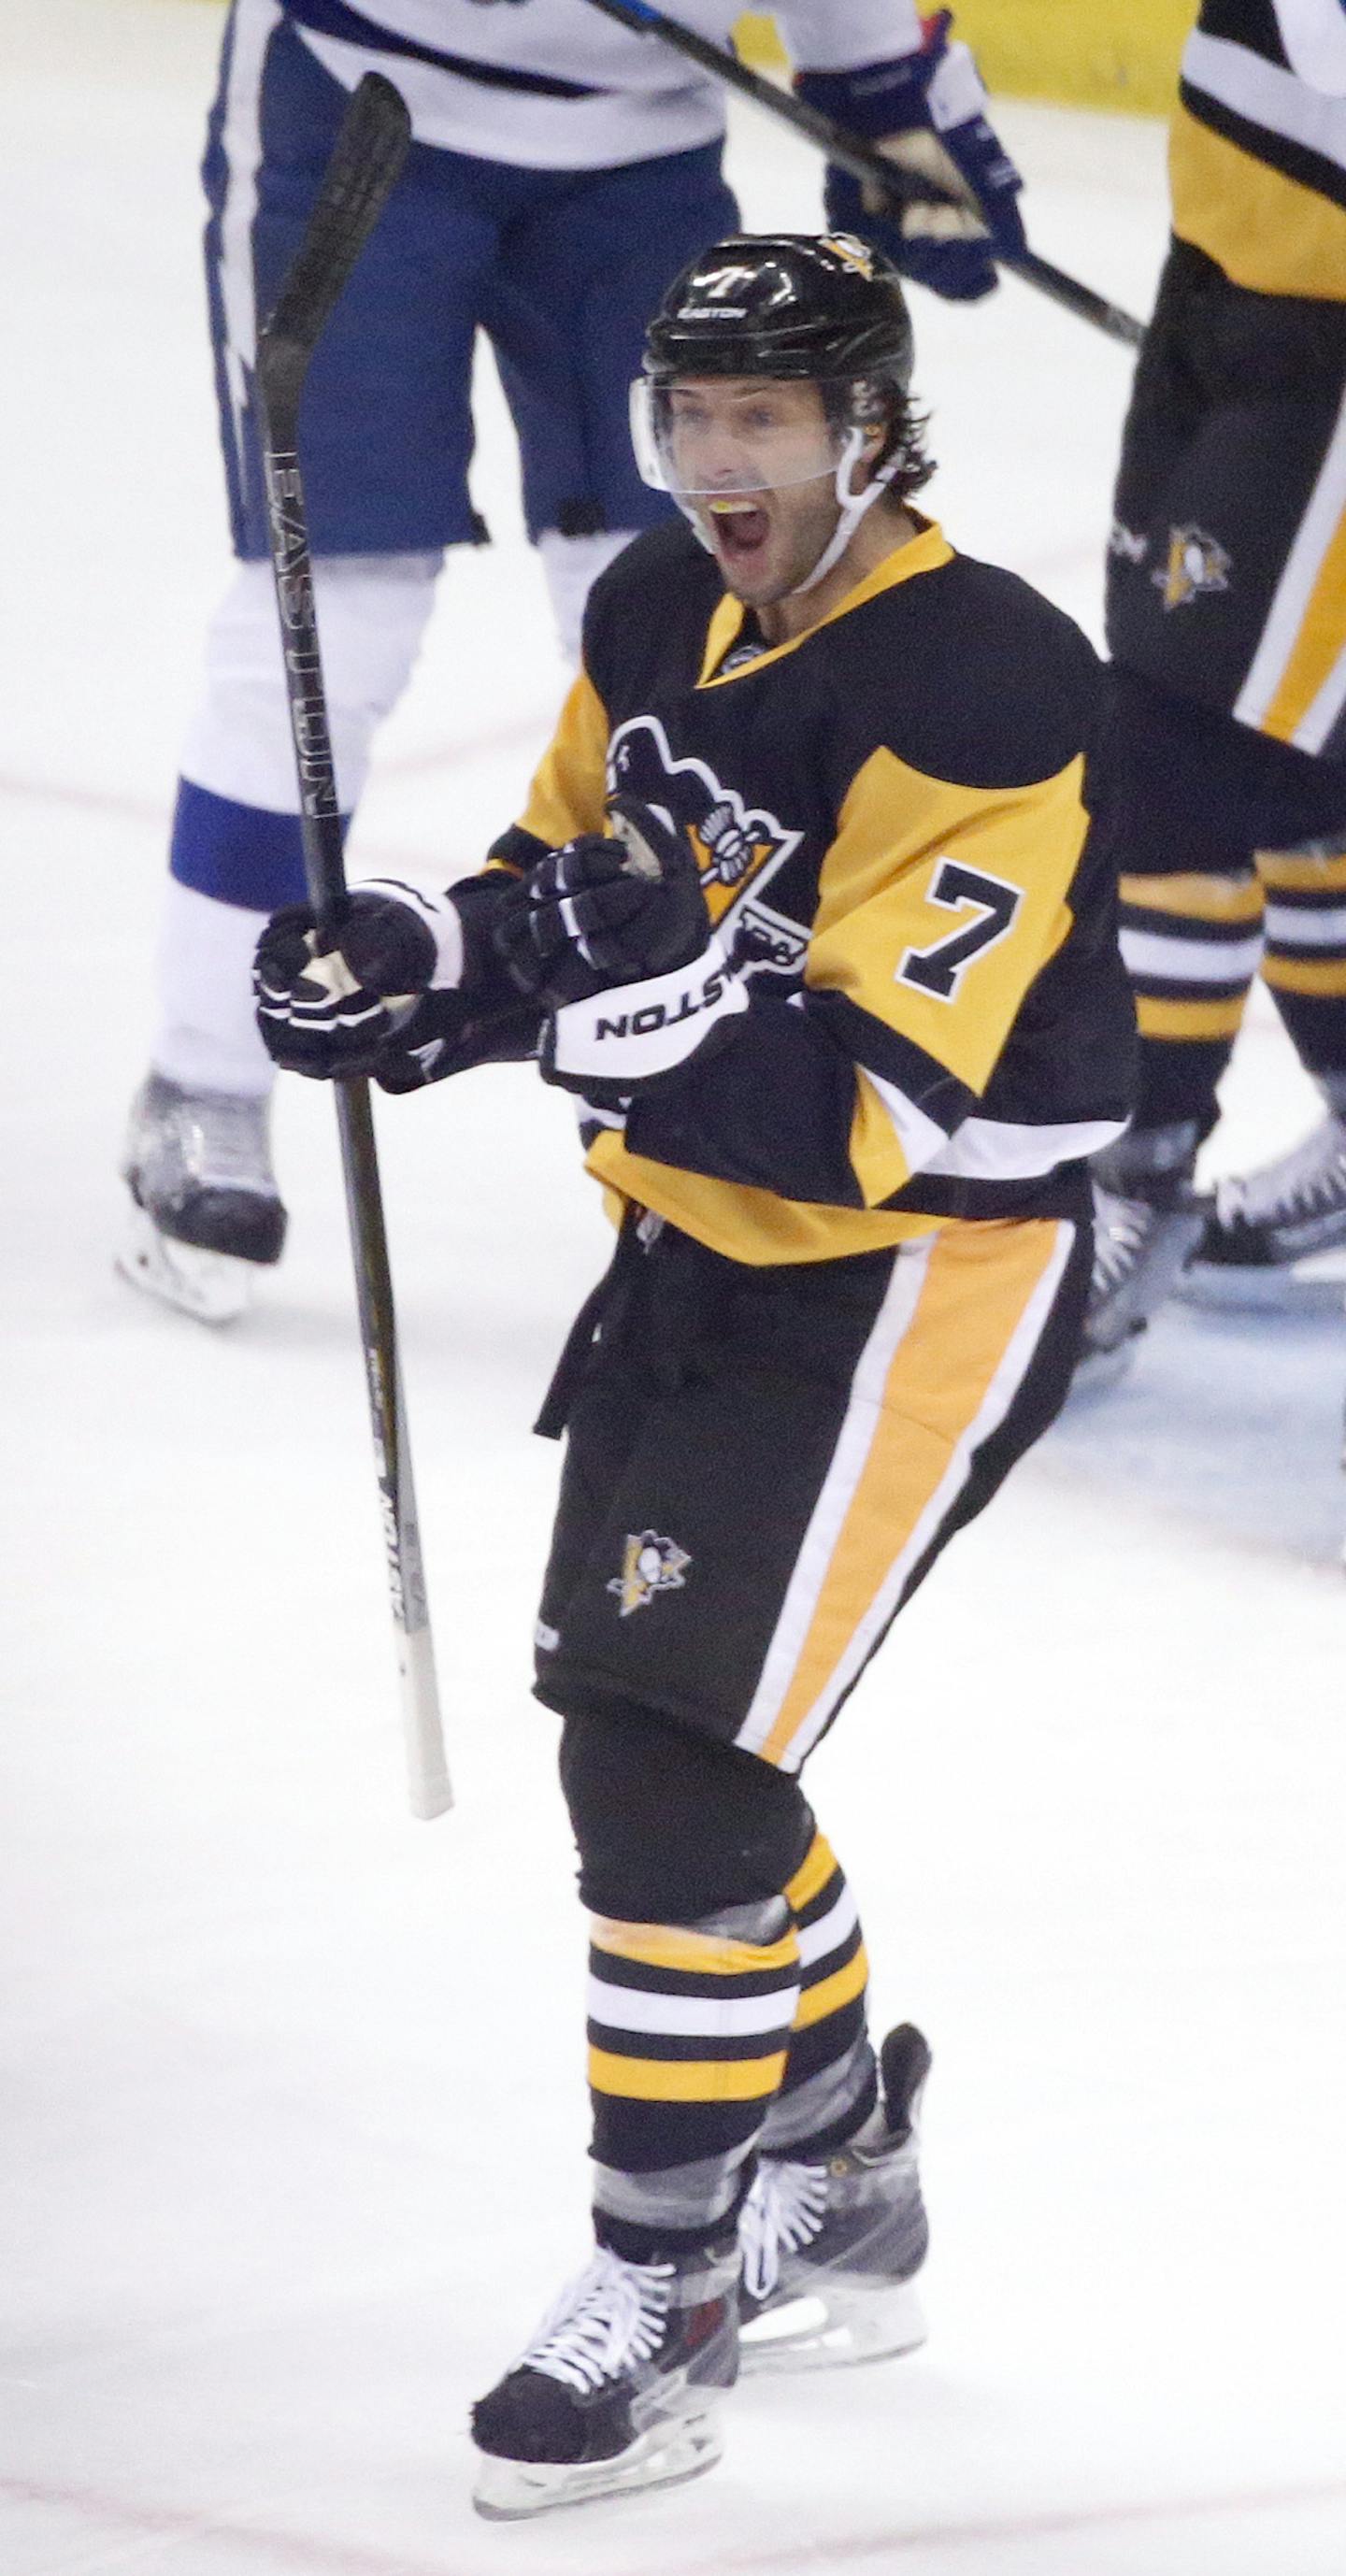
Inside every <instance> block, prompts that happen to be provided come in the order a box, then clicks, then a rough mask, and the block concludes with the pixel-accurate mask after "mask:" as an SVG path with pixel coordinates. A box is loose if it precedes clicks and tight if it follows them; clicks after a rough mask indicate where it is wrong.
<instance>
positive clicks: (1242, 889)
mask: <svg viewBox="0 0 1346 2576" xmlns="http://www.w3.org/2000/svg"><path fill="white" fill-rule="evenodd" d="M1117 890H1118V893H1119V894H1120V896H1121V899H1122V901H1123V903H1129V904H1133V905H1134V906H1135V907H1136V909H1137V910H1138V911H1141V912H1171V913H1175V914H1176V915H1177V916H1178V918H1179V919H1180V920H1183V921H1260V920H1261V918H1262V889H1261V886H1260V885H1259V884H1258V881H1257V879H1256V877H1255V876H1251V875H1249V876H1245V877H1205V876H1196V875H1187V876H1172V877H1120V878H1119V879H1118V883H1117Z"/></svg>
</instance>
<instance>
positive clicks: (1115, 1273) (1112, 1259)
mask: <svg viewBox="0 0 1346 2576" xmlns="http://www.w3.org/2000/svg"><path fill="white" fill-rule="evenodd" d="M1154 1217H1155V1211H1154V1209H1153V1208H1152V1207H1151V1206H1150V1203H1149V1201H1148V1200H1147V1199H1115V1198H1112V1197H1111V1196H1109V1195H1107V1194H1105V1193H1104V1192H1103V1191H1102V1190H1100V1191H1099V1192H1098V1196H1097V1221H1096V1224H1095V1227H1094V1293H1095V1295H1096V1296H1100V1295H1101V1296H1108V1295H1110V1294H1111V1292H1112V1290H1113V1289H1114V1288H1120V1287H1121V1286H1123V1284H1124V1283H1125V1281H1126V1280H1128V1279H1129V1278H1130V1276H1131V1273H1132V1271H1133V1270H1134V1269H1135V1268H1136V1265H1137V1263H1138V1261H1139V1259H1140V1256H1141V1254H1142V1252H1143V1251H1144V1249H1145V1245H1146V1240H1147V1238H1148V1236H1149V1234H1150V1231H1151V1229H1152V1227H1153V1224H1154Z"/></svg>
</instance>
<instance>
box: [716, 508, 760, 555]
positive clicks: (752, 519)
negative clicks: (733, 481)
mask: <svg viewBox="0 0 1346 2576" xmlns="http://www.w3.org/2000/svg"><path fill="white" fill-rule="evenodd" d="M710 519H711V527H712V530H713V532H714V536H715V542H716V544H717V545H718V547H719V549H720V552H721V553H722V554H723V555H724V556H725V557H726V559H727V561H728V562H730V563H746V562H747V561H748V560H749V558H750V557H751V556H753V555H755V554H759V553H760V552H761V549H762V547H763V546H764V545H765V544H766V541H767V537H768V534H769V533H770V528H771V518H770V513H769V512H768V511H766V510H764V509H763V508H762V505H761V503H760V502H759V501H740V500H736V499H730V498H729V497H728V496H726V497H725V499H724V500H722V501H712V502H711V504H710Z"/></svg>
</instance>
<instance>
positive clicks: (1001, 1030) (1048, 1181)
mask: <svg viewBox="0 0 1346 2576" xmlns="http://www.w3.org/2000/svg"><path fill="white" fill-rule="evenodd" d="M1097 672H1098V665H1097V663H1096V661H1095V658H1094V655H1093V653H1092V650H1091V648H1090V647H1089V645H1088V644H1087V643H1086V642H1085V640H1084V638H1083V636H1082V635H1081V634H1080V633H1079V631H1078V629H1077V628H1076V627H1075V626H1073V625H1072V624H1071V622H1070V620H1069V619H1068V618H1066V617H1064V616H1062V615H1061V614H1060V613H1059V611H1057V610H1056V609H1054V608H1052V607H1050V606H1049V605H1048V604H1047V602H1046V601H1045V600H1043V599H1041V598H1040V597H1039V596H1038V595H1037V594H1036V593H1035V592H1034V591H1032V590H1030V589H1029V588H1028V587H1027V586H1026V585H1025V584H1024V583H1023V582H1021V581H1019V580H1017V579H1016V578H1015V577H1014V576H1013V575H1011V574H1008V573H1005V572H1001V571H998V570H995V569H993V568H991V567H989V566H987V565H984V564H980V563H976V562H973V561H972V560H970V559H969V558H966V557H961V556H958V555H956V554H955V553H954V552H953V549H952V548H951V547H950V546H949V545H948V543H947V542H946V540H945V538H944V536H943V535H942V534H941V532H940V530H939V528H938V527H937V526H934V525H933V524H923V525H922V526H921V527H920V528H919V531H918V533H917V534H916V535H915V537H914V538H913V539H912V540H911V541H910V542H908V543H907V544H906V545H904V546H901V547H899V548H897V549H896V550H895V551H894V552H893V553H892V554H891V555H890V556H888V557H887V558H886V559H885V561H884V562H883V563H882V564H881V565H880V566H879V567H878V568H877V570H875V571H874V572H872V573H871V574H869V576H868V577H867V578H866V579H865V580H863V581H861V582H860V583H859V584H858V586H857V587H856V588H855V589H853V590H852V591H851V592H850V593H849V594H848V596H847V597H846V598H845V599H844V600H843V601H842V603H841V605H840V606H839V607H838V608H837V609H835V610H834V611H833V612H832V613H831V614H830V615H829V616H827V617H826V618H824V619H823V620H821V621H820V623H819V624H818V625H816V626H814V627H812V628H810V629H809V630H808V632H807V633H805V634H804V635H802V636H799V637H797V638H796V639H794V640H793V641H791V642H789V643H786V644H782V645H776V646H774V647H770V648H763V647H762V645H761V642H760V638H757V637H756V630H755V621H753V620H752V619H751V617H750V616H749V615H748V614H747V613H746V612H745V611H744V610H743V608H742V607H741V606H740V604H739V602H738V601H737V600H735V599H733V598H732V597H730V596H728V595H726V593H725V592H724V590H723V587H722V584H721V581H720V576H719V574H718V572H717V570H716V568H715V565H714V564H713V562H712V561H711V559H710V558H709V557H708V556H707V554H706V553H705V552H704V551H703V549H702V548H701V547H700V545H699V544H698V543H697V541H696V539H695V537H694V536H693V535H692V533H691V531H690V530H689V529H687V528H685V527H682V526H678V527H672V528H661V529H659V530H656V531H655V532H654V533H652V534H651V535H650V536H648V537H644V538H641V539H640V540H639V541H638V542H637V543H636V544H635V545H633V546H631V547H630V548H628V550H627V551H626V553H625V554H624V555H622V556H621V557H620V558H619V560H618V561H617V563H616V564H615V565H613V567H612V568H611V569H610V571H608V572H607V573H606V574H605V575H604V576H603V577H602V579H601V580H600V581H599V582H598V583H597V585H596V586H595V589H594V592H593V594H592V596H591V599H590V602H589V608H588V612H587V617H586V625H585V645H584V667H583V669H582V671H581V673H580V676H579V678H578V679H577V680H576V682H575V685H574V687H573V689H572V690H571V692H570V696H569V698H568V700H567V703H566V706H565V709H564V711H563V714H562V717H561V721H560V724H559V726H558V729H557V732H556V735H555V738H554V740H553V742H552V745H551V747H550V749H549V751H548V752H547V754H546V756H545V758H544V760H543V762H542V764H541V767H540V769H539V771H538V773H537V776H536V778H535V780H534V783H533V788H532V791H531V794H530V796H529V800H528V804H527V808H526V810H525V812H524V814H523V816H522V818H521V821H520V823H519V824H518V825H517V826H515V827H514V829H513V830H512V831H510V832H508V833H506V835H505V836H504V838H503V840H502V841H501V842H499V843H498V844H497V845H496V849H495V851H494V852H493V854H492V856H493V859H494V861H495V862H496V863H497V864H500V863H505V864H509V865H513V866H516V867H518V866H527V865H528V864H530V863H531V862H532V861H533V860H534V859H535V858H536V857H537V855H538V852H539V848H552V847H555V846H557V845H559V844H560V843H562V842H564V841H566V840H568V839H570V838H572V837H573V836H574V835H576V834H578V833H582V832H593V831H601V830H602V829H603V828H604V800H605V798H606V796H607V795H609V794H610V793H613V792H615V791H616V790H618V789H621V790H623V791H625V792H627V793H629V794H631V795H634V796H638V797H641V798H643V799H644V800H645V801H646V802H647V803H649V804H650V805H652V806H655V807H657V808H659V809H660V810H661V811H662V812H663V813H665V814H667V815H669V816H670V817H672V818H673V819H674V821H675V822H676V823H677V824H679V825H681V827H682V828H683V829H684V831H685V832H686V833H687V834H688V836H689V837H690V840H691V843H692V846H693V848H694V849H695V851H696V854H697V858H698V862H699V865H700V868H701V872H702V882H703V888H704V892H705V897H706V902H707V905H708V908H709V910H710V912H711V915H712V918H713V920H714V921H715V923H716V925H717V927H719V928H720V929H721V930H722V931H723V932H724V933H725V934H726V936H727V937H728V938H730V939H733V940H735V941H736V942H737V952H738V956H739V959H740V961H741V962H742V963H743V964H744V968H745V971H746V972H747V973H748V975H749V976H750V978H751V987H750V989H751V997H752V998H751V1008H750V1010H749V1012H748V1013H747V1015H746V1016H745V1017H744V1018H743V1019H741V1020H740V1021H739V1022H738V1023H737V1024H736V1026H735V1031H734V1035H733V1038H732V1040H731V1041H730V1042H729V1043H728V1044H727V1045H726V1046H725V1047H724V1048H723V1049H722V1051H721V1052H720V1053H719V1054H717V1055H713V1056H710V1057H708V1058H707V1059H706V1060H705V1061H703V1062H700V1063H694V1064H692V1065H690V1066H689V1067H688V1068H687V1069H686V1070H685V1071H684V1072H682V1073H680V1074H679V1075H678V1076H676V1077H675V1078H670V1079H669V1080H668V1081H667V1082H665V1083H664V1084H661V1085H659V1086H656V1087H653V1088H651V1090H650V1091H648V1092H647V1093H646V1094H645V1095H644V1096H641V1097H639V1098H637V1099H636V1100H634V1101H633V1102H632V1104H631V1106H630V1109H629V1112H628V1114H627V1115H626V1117H625V1120H624V1121H623V1119H622V1118H621V1116H620V1114H619V1113H617V1112H615V1111H612V1110H605V1111H601V1112H596V1113H595V1116H594V1118H593V1120H592V1122H591V1123H590V1126H589V1129H588V1131H587V1132H588V1133H589V1135H590V1138H591V1141H590V1144H589V1162H590V1167H591V1169H592V1170H593V1171H594V1172H595V1174H596V1175H597V1176H598V1177H599V1178H600V1179H601V1180H602V1181H604V1182H605V1183H607V1184H608V1185H609V1186H610V1187H611V1188H612V1189H613V1190H614V1191H616V1192H617V1193H619V1194H620V1195H621V1197H622V1198H624V1199H626V1200H630V1201H636V1202H638V1203H640V1204H642V1205H643V1206H645V1207H647V1208H649V1209H652V1210H654V1211H656V1212H657V1213H659V1214H661V1215H663V1216H665V1217H667V1218H668V1219H670V1220H671V1221H672V1222H673V1223H674V1224H676V1225H677V1226H679V1227H681V1228H682V1229H683V1230H684V1231H685V1232H686V1233H688V1234H690V1235H692V1236H693V1237H695V1238H696V1239H697V1240H699V1241H700V1242H702V1243H704V1244H707V1245H709V1246H710V1247H711V1248H712V1249H713V1250H715V1251H717V1252H721V1253H724V1254H727V1255H728V1256H730V1257H731V1258H734V1259H738V1260H741V1261H746V1262H753V1263H773V1262H798V1261H813V1260H822V1259H828V1258H832V1257H835V1256H837V1255H841V1254H847V1253H851V1252H862V1251H868V1250H872V1249H875V1248H877V1247H879V1246H883V1245H890V1244H893V1243H896V1242H898V1241H900V1240H902V1239H903V1238H904V1237H906V1236H909V1235H913V1234H921V1233H925V1232H928V1231H929V1230H930V1229H931V1228H932V1227H934V1226H936V1225H938V1224H940V1223H942V1222H948V1221H949V1220H951V1219H952V1220H959V1219H967V1218H985V1217H1003V1216H1009V1215H1020V1214H1022V1215H1030V1216H1037V1215H1054V1214H1056V1213H1058V1212H1060V1210H1061V1208H1062V1206H1063V1205H1064V1203H1065V1195H1066V1193H1067V1191H1068V1192H1069V1195H1070V1203H1071V1205H1072V1207H1073V1206H1074V1204H1075V1203H1076V1199H1077V1195H1078V1177H1077V1175H1078V1165H1079V1163H1080V1160H1081V1158H1082V1157H1084V1156H1086V1155H1088V1154H1090V1153H1092V1152H1094V1151H1095V1150H1096V1149H1097V1148H1098V1147H1099V1146H1101V1145H1102V1144H1104V1143H1106V1142H1107V1141H1108V1140H1109V1139H1111V1138H1112V1137H1113V1136H1115V1135H1116V1134H1117V1133H1118V1131H1119V1130H1120V1127H1121V1125H1122V1124H1123V1122H1124V1120H1125V1117H1126V1114H1127V1107H1128V1093H1129V1081H1130V1050H1131V1041H1132V1010H1131V1002H1130V998H1129V994H1128V991H1127V987H1126V981H1125V977H1124V974H1123V971H1122V967H1121V963H1120V959H1119V956H1118V952H1117V945H1116V930H1115V920H1114V909H1113V905H1114V895H1113V887H1112V885H1111V882H1110V880H1109V878H1108V875H1107V872H1106V871H1105V869H1104V868H1103V867H1102V866H1101V865H1098V864H1096V863H1094V862H1093V861H1092V860H1091V859H1090V857H1089V855H1088V852H1087V849H1086V832H1087V816H1086V812H1085V808H1084V804H1083V801H1082V787H1083V773H1084V750H1085V746H1086V741H1087V738H1088V734H1089V729H1090V725H1091V722H1092V717H1093V710H1094V705H1095V697H1096V685H1097ZM1063 1175H1067V1176H1068V1180H1063Z"/></svg>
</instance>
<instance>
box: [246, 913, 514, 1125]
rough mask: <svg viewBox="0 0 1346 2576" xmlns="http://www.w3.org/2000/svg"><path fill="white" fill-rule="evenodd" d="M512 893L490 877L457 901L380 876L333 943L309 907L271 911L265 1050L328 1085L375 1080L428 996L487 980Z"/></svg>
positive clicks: (258, 966)
mask: <svg viewBox="0 0 1346 2576" xmlns="http://www.w3.org/2000/svg"><path fill="white" fill-rule="evenodd" d="M512 892H513V888H512V887H511V886H509V885H508V884H504V885H502V884H499V883H498V882H496V881H494V880H492V879H491V878H489V877H484V878H478V877H469V878H467V879H466V880H465V881H464V883H463V884H462V885H461V886H458V887H455V888H454V890H453V892H452V894H431V893H429V892H427V891H426V890H424V889H423V888H421V887H418V886H412V885H407V884H404V883H403V882H402V881H401V880H399V879H384V878H378V879H371V880H370V881H368V882H367V883H366V884H364V885H362V886H359V887H357V888H356V889H355V891H354V892H353V893H351V894H348V895H346V896H344V897H343V898H342V902H341V904H340V906H339V908H338V910H337V913H336V915H335V919H334V922H333V927H334V928H335V930H336V933H337V942H336V944H335V945H334V944H332V943H331V941H330V938H326V939H325V938H324V937H323V935H322V934H320V933H319V931H318V929H317V921H316V915H315V914H314V912H313V909H312V907H311V906H310V905H309V904H306V903H297V904H291V905H289V906H288V908H287V909H286V910H285V911H284V912H278V913H275V914H273V916H272V918H271V920H270V921H269V922H268V923H267V926H266V928H265V930H264V931H263V933H262V936H261V938H260V940H259V941H258V944H257V954H256V957H255V959H254V962H253V970H252V981H253V991H254V993H255V994H256V997H257V1025H258V1027H259V1029H260V1030H261V1033H262V1039H263V1042H264V1044H265V1046H266V1050H267V1053H268V1054H269V1055H270V1056H271V1057H272V1058H273V1060H274V1061H275V1063H277V1064H279V1065H282V1066H284V1068H285V1069H286V1071H287V1072H290V1073H306V1074H310V1075H312V1076H313V1077H314V1079H315V1080H318V1081H323V1082H330V1081H334V1080H336V1079H337V1078H339V1077H340V1076H343V1075H349V1074H368V1073H374V1072H376V1071H377V1070H378V1068H379V1065H380V1063H381V1061H382V1059H383V1057H384V1056H385V1055H386V1054H387V1053H388V1051H389V1050H390V1049H391V1048H392V1047H393V1046H394V1045H398V1046H401V1045H402V1044H404V1043H405V1041H406V1039H407V1037H408V1034H409V1030H410V1023H411V1021H412V1019H413V1017H414V1015H415V1013H416V1011H417V1010H418V1008H419V1006H420V1003H421V1001H422V998H423V997H424V996H425V995H426V994H428V993H455V994H457V993H462V992H465V991H466V990H467V989H468V988H469V987H472V986H474V985H479V984H481V983H482V981H483V980H484V978H485V977H486V976H487V975H489V973H490V971H491V969H492V967H493V965H494V955H493V951H492V948H491V941H490V934H491V930H492V928H493V927H494V924H495V920H496V916H497V913H498V912H499V911H500V909H501V908H502V898H507V897H508V895H509V894H510V893H512Z"/></svg>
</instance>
